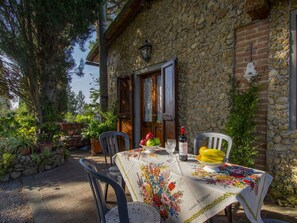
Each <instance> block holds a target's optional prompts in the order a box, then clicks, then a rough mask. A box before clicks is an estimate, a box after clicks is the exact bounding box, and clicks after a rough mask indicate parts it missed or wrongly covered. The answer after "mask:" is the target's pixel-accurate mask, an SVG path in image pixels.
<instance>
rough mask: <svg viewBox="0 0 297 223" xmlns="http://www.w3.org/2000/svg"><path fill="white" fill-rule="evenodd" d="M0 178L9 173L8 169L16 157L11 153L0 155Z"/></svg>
mask: <svg viewBox="0 0 297 223" xmlns="http://www.w3.org/2000/svg"><path fill="white" fill-rule="evenodd" d="M0 154H1V155H0V178H3V177H4V176H5V175H6V174H8V173H9V169H10V168H12V166H13V164H14V162H15V160H16V155H14V154H11V153H0Z"/></svg>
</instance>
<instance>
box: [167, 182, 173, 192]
mask: <svg viewBox="0 0 297 223" xmlns="http://www.w3.org/2000/svg"><path fill="white" fill-rule="evenodd" d="M168 188H169V190H170V191H172V190H173V189H174V188H175V183H174V182H171V183H170V184H169V185H168Z"/></svg>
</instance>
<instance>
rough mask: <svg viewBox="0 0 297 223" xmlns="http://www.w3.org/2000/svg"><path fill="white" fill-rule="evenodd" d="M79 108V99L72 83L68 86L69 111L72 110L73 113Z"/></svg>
mask: <svg viewBox="0 0 297 223" xmlns="http://www.w3.org/2000/svg"><path fill="white" fill-rule="evenodd" d="M76 109H77V100H76V94H75V92H74V91H72V90H71V87H70V85H68V87H67V112H70V113H71V114H72V115H74V114H75V112H76Z"/></svg>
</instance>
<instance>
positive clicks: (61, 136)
mask: <svg viewBox="0 0 297 223" xmlns="http://www.w3.org/2000/svg"><path fill="white" fill-rule="evenodd" d="M100 114H101V115H98V114H97V113H95V112H90V110H89V111H88V110H87V109H86V112H85V113H84V114H77V115H74V114H71V113H66V114H65V115H64V116H63V117H62V118H61V119H60V120H61V121H60V122H54V121H53V122H46V123H44V124H43V125H42V126H41V127H40V129H39V132H37V127H36V121H35V119H34V116H33V115H32V114H31V113H30V112H29V111H28V108H27V107H26V105H25V104H21V106H19V107H18V108H17V109H15V110H8V111H7V112H6V113H5V114H3V115H2V116H1V117H0V179H1V181H7V180H9V179H10V178H12V179H16V178H18V177H21V176H27V175H32V174H35V173H38V172H43V171H45V170H50V169H53V168H55V167H57V166H59V165H61V164H63V163H64V162H65V160H67V158H68V156H69V149H72V148H79V147H83V146H85V147H86V148H87V149H90V150H91V152H92V153H93V154H96V152H94V151H93V148H89V144H90V140H94V139H98V138H99V135H100V134H101V133H102V132H104V131H109V130H115V128H116V116H115V115H114V113H113V112H105V113H103V112H101V113H100ZM65 125H68V126H69V125H70V126H72V128H70V129H69V128H66V129H65V127H64V126H65ZM73 137H77V138H76V139H75V140H74V141H75V143H73Z"/></svg>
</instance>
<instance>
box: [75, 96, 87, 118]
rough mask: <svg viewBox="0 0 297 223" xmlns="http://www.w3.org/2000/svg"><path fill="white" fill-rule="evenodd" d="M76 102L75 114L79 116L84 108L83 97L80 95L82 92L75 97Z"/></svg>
mask: <svg viewBox="0 0 297 223" xmlns="http://www.w3.org/2000/svg"><path fill="white" fill-rule="evenodd" d="M76 101H77V108H76V112H77V113H78V114H81V113H82V112H83V108H84V106H85V104H86V103H85V96H84V94H83V93H82V91H79V92H78V94H77V96H76Z"/></svg>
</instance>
